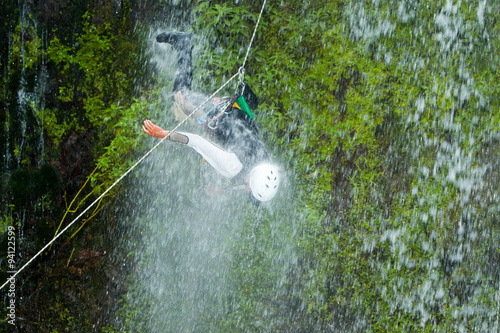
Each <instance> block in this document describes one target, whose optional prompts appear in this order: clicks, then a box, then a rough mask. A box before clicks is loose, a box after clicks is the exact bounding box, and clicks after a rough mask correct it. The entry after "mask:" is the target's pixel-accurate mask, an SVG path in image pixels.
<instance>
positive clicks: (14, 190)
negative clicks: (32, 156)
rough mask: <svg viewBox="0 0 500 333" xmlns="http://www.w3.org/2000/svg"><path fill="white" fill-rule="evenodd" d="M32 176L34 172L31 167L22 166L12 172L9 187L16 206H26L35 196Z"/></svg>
mask: <svg viewBox="0 0 500 333" xmlns="http://www.w3.org/2000/svg"><path fill="white" fill-rule="evenodd" d="M32 178H33V172H32V171H31V170H30V169H29V168H20V169H17V170H16V171H14V172H13V173H12V174H11V176H10V178H9V182H8V184H7V189H8V192H9V193H10V195H11V197H12V201H13V202H14V204H15V205H16V206H24V205H26V204H27V203H28V202H30V201H31V199H32V198H33V191H32V190H33V189H32V187H31V184H32Z"/></svg>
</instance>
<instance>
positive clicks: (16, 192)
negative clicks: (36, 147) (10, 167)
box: [7, 164, 61, 206]
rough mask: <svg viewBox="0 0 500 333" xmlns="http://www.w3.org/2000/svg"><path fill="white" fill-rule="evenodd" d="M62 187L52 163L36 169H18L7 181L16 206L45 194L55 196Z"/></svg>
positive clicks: (23, 204)
mask: <svg viewBox="0 0 500 333" xmlns="http://www.w3.org/2000/svg"><path fill="white" fill-rule="evenodd" d="M60 187H61V185H60V182H59V177H58V175H57V171H56V169H55V168H54V167H53V166H51V165H50V164H45V165H43V166H41V167H40V168H39V169H36V170H33V169H31V168H26V167H25V168H20V169H17V170H16V171H14V172H13V173H12V174H11V176H10V178H9V180H8V183H7V190H8V192H9V193H10V195H11V197H12V200H13V202H14V204H15V205H16V206H25V205H26V204H28V203H30V202H32V201H34V200H37V199H38V198H40V197H42V196H44V195H50V196H55V195H56V194H57V192H58V190H59V189H60Z"/></svg>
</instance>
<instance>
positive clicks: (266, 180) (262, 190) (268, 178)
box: [249, 163, 280, 201]
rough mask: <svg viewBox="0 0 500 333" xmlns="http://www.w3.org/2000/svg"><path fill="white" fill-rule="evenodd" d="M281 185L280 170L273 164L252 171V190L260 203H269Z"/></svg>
mask: <svg viewBox="0 0 500 333" xmlns="http://www.w3.org/2000/svg"><path fill="white" fill-rule="evenodd" d="M279 183H280V176H279V173H278V169H277V168H276V167H275V166H273V165H271V164H267V163H263V164H259V165H257V166H256V167H254V168H253V169H252V171H250V181H249V186H250V190H251V191H252V194H253V196H254V197H255V199H257V200H259V201H269V200H271V199H272V198H274V196H275V195H276V192H278V185H279Z"/></svg>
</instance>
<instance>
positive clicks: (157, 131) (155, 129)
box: [142, 119, 168, 139]
mask: <svg viewBox="0 0 500 333" xmlns="http://www.w3.org/2000/svg"><path fill="white" fill-rule="evenodd" d="M142 130H143V131H144V133H146V134H148V135H151V136H152V137H155V138H160V139H163V138H164V137H166V136H167V135H168V131H165V130H164V129H163V128H161V127H160V126H157V125H155V124H153V123H152V122H151V120H148V119H146V120H144V125H142Z"/></svg>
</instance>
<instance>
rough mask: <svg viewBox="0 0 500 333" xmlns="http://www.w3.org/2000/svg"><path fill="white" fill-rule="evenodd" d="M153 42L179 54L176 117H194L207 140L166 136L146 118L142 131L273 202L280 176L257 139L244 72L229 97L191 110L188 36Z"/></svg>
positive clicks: (193, 96) (251, 96)
mask: <svg viewBox="0 0 500 333" xmlns="http://www.w3.org/2000/svg"><path fill="white" fill-rule="evenodd" d="M156 41H157V42H159V43H168V44H170V45H172V47H173V48H174V49H175V50H176V51H177V53H178V70H177V74H176V77H175V81H174V87H173V89H174V92H175V95H174V108H173V111H174V115H175V117H176V119H177V120H184V119H186V118H187V117H189V116H191V115H192V114H193V113H194V115H195V118H197V120H198V123H199V124H200V125H201V126H203V128H204V129H205V131H206V132H207V134H208V135H209V137H210V139H207V138H204V137H202V136H200V135H197V134H193V133H186V132H172V133H169V131H166V130H164V129H163V128H161V127H160V126H158V125H156V124H154V123H153V122H152V121H151V120H149V119H146V120H144V125H143V126H142V130H143V131H144V132H145V133H146V134H148V135H150V136H152V137H155V138H161V139H164V138H167V139H168V140H170V141H173V142H179V143H183V144H186V145H188V146H190V147H191V148H193V149H194V150H195V151H196V152H198V153H199V154H200V155H201V156H202V157H203V158H204V159H205V160H206V161H207V162H208V163H209V164H210V165H211V166H212V167H213V168H214V169H215V170H216V171H217V172H218V173H219V174H221V175H222V176H224V177H226V178H229V179H231V181H232V183H233V184H235V185H236V186H235V187H237V188H238V187H241V188H245V189H246V190H247V192H248V193H249V198H250V200H251V201H252V202H253V203H254V204H257V205H258V204H260V203H261V202H265V201H269V200H271V199H272V198H274V197H275V195H276V193H277V191H278V187H279V183H280V174H279V171H278V168H277V167H276V166H275V165H273V164H272V162H271V160H270V156H269V154H268V153H267V150H266V147H265V145H264V143H263V142H262V139H261V137H260V135H259V132H258V129H257V126H256V123H255V116H254V115H253V113H252V112H251V110H250V107H251V108H254V109H255V108H256V107H257V105H258V103H257V97H256V96H255V94H254V93H253V91H252V90H251V89H250V87H248V85H246V84H245V83H243V80H242V77H243V68H242V69H240V71H241V72H240V82H239V84H238V89H239V90H240V91H241V92H239V93H237V94H235V95H234V96H229V97H224V98H215V99H214V103H213V105H212V106H210V107H205V108H202V109H200V110H196V109H195V107H194V100H195V99H196V94H194V93H193V92H191V82H192V77H193V66H192V49H193V44H192V35H191V34H188V33H184V32H164V33H161V34H159V35H158V36H157V37H156ZM169 134H170V135H169ZM212 139H213V140H214V141H215V142H217V143H215V142H214V141H212Z"/></svg>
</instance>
